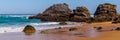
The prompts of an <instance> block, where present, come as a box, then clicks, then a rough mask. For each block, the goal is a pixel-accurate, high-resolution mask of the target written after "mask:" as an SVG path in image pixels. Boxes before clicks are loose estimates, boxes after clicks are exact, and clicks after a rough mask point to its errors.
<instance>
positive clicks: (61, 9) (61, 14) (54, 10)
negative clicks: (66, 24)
mask: <svg viewBox="0 0 120 40" xmlns="http://www.w3.org/2000/svg"><path fill="white" fill-rule="evenodd" d="M70 13H71V10H70V9H69V7H68V5H67V4H66V3H63V4H54V5H52V6H50V7H49V8H48V9H46V10H45V11H44V12H43V13H42V14H38V15H37V16H31V17H29V19H33V18H37V19H41V20H42V21H69V15H70Z"/></svg>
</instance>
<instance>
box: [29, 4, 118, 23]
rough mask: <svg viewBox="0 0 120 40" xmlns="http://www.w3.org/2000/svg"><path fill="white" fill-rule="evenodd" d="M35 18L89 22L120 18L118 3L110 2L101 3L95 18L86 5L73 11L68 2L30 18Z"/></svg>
mask: <svg viewBox="0 0 120 40" xmlns="http://www.w3.org/2000/svg"><path fill="white" fill-rule="evenodd" d="M34 18H35V19H41V20H42V21H59V22H60V21H61V22H64V21H74V22H87V23H91V22H105V21H113V23H114V22H119V20H120V18H119V14H118V13H117V10H116V5H114V4H110V3H104V4H100V5H99V6H98V7H97V9H96V12H95V13H94V18H92V17H90V12H89V10H88V9H87V8H86V7H84V6H82V7H77V8H76V9H74V10H73V11H71V10H70V9H69V7H68V5H67V4H66V3H63V4H54V5H52V6H50V7H49V8H47V9H46V10H45V11H44V12H43V13H39V14H38V15H36V16H30V17H29V19H34ZM116 20H117V21H116Z"/></svg>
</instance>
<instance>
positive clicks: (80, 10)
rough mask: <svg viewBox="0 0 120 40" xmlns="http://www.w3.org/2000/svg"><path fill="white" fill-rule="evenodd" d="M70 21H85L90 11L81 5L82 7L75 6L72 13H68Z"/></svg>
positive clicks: (88, 18) (88, 17)
mask: <svg viewBox="0 0 120 40" xmlns="http://www.w3.org/2000/svg"><path fill="white" fill-rule="evenodd" d="M70 17H71V19H70V20H71V21H77V22H86V21H88V20H90V18H91V17H90V12H89V10H88V9H87V8H86V7H84V6H82V7H77V8H76V9H74V10H73V14H71V15H70Z"/></svg>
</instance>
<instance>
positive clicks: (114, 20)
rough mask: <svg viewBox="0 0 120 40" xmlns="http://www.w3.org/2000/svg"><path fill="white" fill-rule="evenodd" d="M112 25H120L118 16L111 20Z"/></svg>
mask: <svg viewBox="0 0 120 40" xmlns="http://www.w3.org/2000/svg"><path fill="white" fill-rule="evenodd" d="M112 23H113V24H116V23H120V15H118V16H116V17H114V18H113V20H112Z"/></svg>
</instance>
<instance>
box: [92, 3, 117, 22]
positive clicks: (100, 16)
mask: <svg viewBox="0 0 120 40" xmlns="http://www.w3.org/2000/svg"><path fill="white" fill-rule="evenodd" d="M116 7H117V6H116V5H114V4H110V3H104V4H100V5H99V6H98V7H97V9H96V12H95V14H94V19H95V21H96V22H105V21H112V19H113V18H114V17H116V16H118V13H117V11H116Z"/></svg>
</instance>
